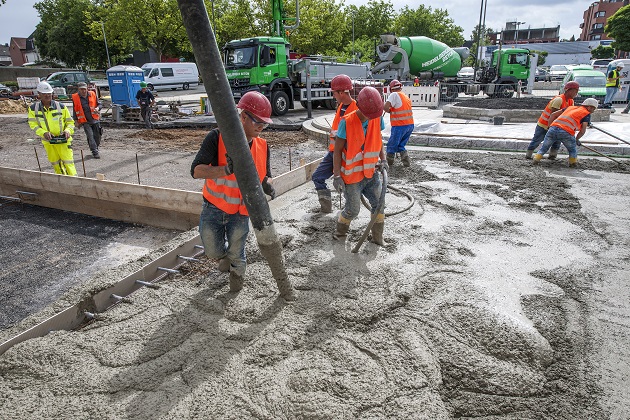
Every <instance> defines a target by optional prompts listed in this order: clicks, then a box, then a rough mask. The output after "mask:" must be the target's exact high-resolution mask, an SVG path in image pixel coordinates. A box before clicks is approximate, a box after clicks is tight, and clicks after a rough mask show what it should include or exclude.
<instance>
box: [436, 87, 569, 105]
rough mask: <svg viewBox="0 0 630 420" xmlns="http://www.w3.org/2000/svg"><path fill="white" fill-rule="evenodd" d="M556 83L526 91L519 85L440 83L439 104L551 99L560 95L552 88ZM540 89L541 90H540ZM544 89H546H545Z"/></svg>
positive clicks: (556, 89)
mask: <svg viewBox="0 0 630 420" xmlns="http://www.w3.org/2000/svg"><path fill="white" fill-rule="evenodd" d="M552 84H553V85H556V83H553V82H551V83H547V85H541V86H538V85H537V84H534V89H526V88H525V87H523V86H520V85H517V86H514V85H497V84H493V83H486V84H483V83H470V84H462V83H440V84H439V95H438V97H439V104H440V105H446V104H451V103H455V102H461V101H462V100H466V99H470V98H479V99H482V98H504V99H505V98H531V97H532V96H534V97H543V98H551V97H553V96H555V95H557V94H558V89H559V88H555V87H553V86H552ZM539 87H540V89H539ZM543 88H544V89H543Z"/></svg>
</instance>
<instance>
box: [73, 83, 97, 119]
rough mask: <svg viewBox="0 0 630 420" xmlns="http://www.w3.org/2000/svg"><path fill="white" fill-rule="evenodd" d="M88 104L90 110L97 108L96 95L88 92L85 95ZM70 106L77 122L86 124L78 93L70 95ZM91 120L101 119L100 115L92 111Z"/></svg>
mask: <svg viewBox="0 0 630 420" xmlns="http://www.w3.org/2000/svg"><path fill="white" fill-rule="evenodd" d="M87 95H88V96H87V97H88V104H89V105H90V109H94V108H96V107H97V106H98V101H97V100H96V93H94V92H92V91H89V90H88V93H87ZM72 104H73V106H74V113H75V114H77V121H79V124H85V123H86V122H87V118H86V117H85V114H84V113H83V107H82V106H81V98H80V97H79V94H78V93H73V94H72ZM91 114H92V118H94V119H95V120H98V119H100V118H101V115H100V114H99V113H98V112H97V111H92V112H91Z"/></svg>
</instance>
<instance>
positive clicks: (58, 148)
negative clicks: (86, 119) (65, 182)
mask: <svg viewBox="0 0 630 420" xmlns="http://www.w3.org/2000/svg"><path fill="white" fill-rule="evenodd" d="M37 92H38V94H39V101H37V102H35V103H34V104H33V105H31V106H30V107H29V108H28V125H29V126H30V127H31V129H32V130H33V131H34V132H35V134H37V135H38V136H39V137H41V138H42V144H43V145H44V149H45V150H46V154H47V155H48V161H49V162H50V164H51V165H52V167H53V169H54V170H55V173H56V174H60V175H70V176H76V175H77V170H76V168H75V167H74V155H73V152H72V146H71V144H72V134H74V120H73V119H72V115H70V111H68V108H67V107H66V106H65V105H64V104H62V103H60V102H58V101H53V99H52V97H53V88H52V87H51V86H50V84H48V83H47V82H40V83H39V84H38V85H37Z"/></svg>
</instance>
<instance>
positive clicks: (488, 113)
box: [442, 105, 610, 123]
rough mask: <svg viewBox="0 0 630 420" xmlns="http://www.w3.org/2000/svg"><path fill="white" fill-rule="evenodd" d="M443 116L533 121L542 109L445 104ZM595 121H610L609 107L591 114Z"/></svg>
mask: <svg viewBox="0 0 630 420" xmlns="http://www.w3.org/2000/svg"><path fill="white" fill-rule="evenodd" d="M442 112H443V116H444V117H449V118H461V119H464V120H490V119H492V118H493V117H497V116H502V117H504V118H505V122H526V123H529V122H532V121H536V120H538V117H540V112H541V111H540V110H539V109H538V110H530V109H484V108H469V107H465V106H456V105H444V107H443V108H442ZM591 120H592V121H593V122H602V121H610V110H609V109H597V110H595V112H594V113H593V114H592V116H591Z"/></svg>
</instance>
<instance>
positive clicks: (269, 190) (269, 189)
mask: <svg viewBox="0 0 630 420" xmlns="http://www.w3.org/2000/svg"><path fill="white" fill-rule="evenodd" d="M262 189H263V191H264V192H265V194H267V195H268V196H269V197H271V199H272V200H273V199H274V198H276V189H275V188H274V187H273V185H271V184H270V183H269V178H268V177H265V179H263V182H262Z"/></svg>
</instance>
